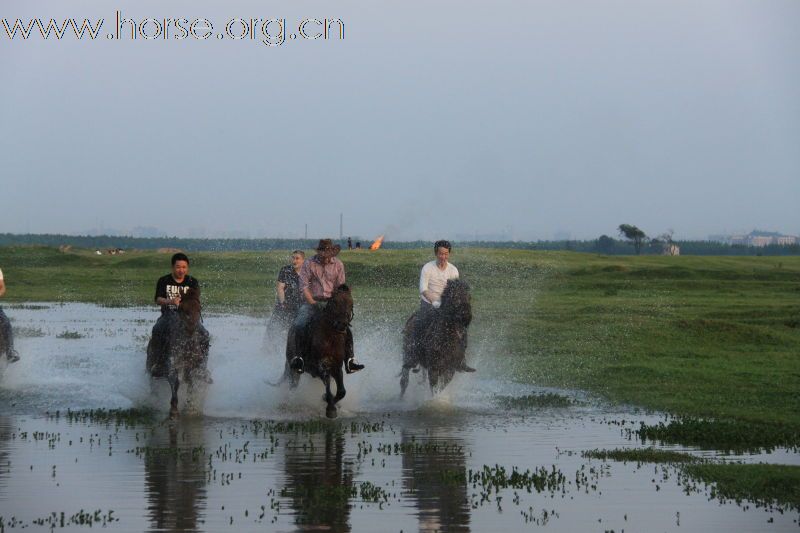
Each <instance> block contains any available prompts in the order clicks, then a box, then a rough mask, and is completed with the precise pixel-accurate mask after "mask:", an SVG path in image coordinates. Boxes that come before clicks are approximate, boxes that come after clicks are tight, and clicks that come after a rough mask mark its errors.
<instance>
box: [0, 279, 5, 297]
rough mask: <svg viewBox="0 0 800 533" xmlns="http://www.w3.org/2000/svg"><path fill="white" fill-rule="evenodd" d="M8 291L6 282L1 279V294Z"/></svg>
mask: <svg viewBox="0 0 800 533" xmlns="http://www.w3.org/2000/svg"><path fill="white" fill-rule="evenodd" d="M5 293H6V282H5V281H3V280H2V279H0V296H3V295H4V294H5Z"/></svg>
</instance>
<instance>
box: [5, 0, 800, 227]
mask: <svg viewBox="0 0 800 533" xmlns="http://www.w3.org/2000/svg"><path fill="white" fill-rule="evenodd" d="M116 9H120V10H121V11H122V12H123V16H125V17H131V18H133V19H136V20H139V21H141V20H143V19H145V18H147V17H155V18H161V19H163V18H187V19H190V20H192V19H196V18H207V19H210V20H211V21H212V22H213V23H214V25H215V35H216V34H217V33H219V31H217V30H218V29H219V30H222V29H223V27H224V25H225V23H226V22H227V21H228V20H229V19H232V18H236V17H242V18H251V17H255V18H264V19H266V18H272V17H278V18H283V17H285V18H286V19H287V25H288V26H290V28H289V32H291V33H296V25H297V23H298V22H299V21H300V20H302V19H304V18H312V17H316V18H323V17H329V18H340V19H341V20H342V21H343V22H344V27H345V38H344V40H341V41H340V40H328V41H324V40H322V39H319V40H315V41H310V40H308V41H304V40H302V39H295V40H287V42H286V43H285V44H283V45H282V46H276V47H267V46H265V45H264V44H263V43H261V42H260V40H259V36H258V34H256V37H257V38H256V39H255V40H245V41H232V40H231V39H222V40H218V39H216V38H214V37H212V38H210V39H208V40H196V39H194V40H193V39H191V38H188V39H185V40H175V39H172V40H166V41H165V40H163V39H159V40H151V41H147V40H144V39H141V38H139V39H137V40H135V41H131V40H130V39H127V40H123V41H118V40H114V39H107V38H106V35H107V34H108V33H109V32H111V31H113V27H114V25H115V20H114V17H115V10H116ZM17 17H20V18H29V17H41V18H45V19H49V18H51V17H55V18H63V17H76V18H79V19H83V18H84V17H92V18H99V17H104V18H105V19H106V20H105V23H104V26H103V30H102V37H101V38H99V39H97V40H95V41H91V40H89V39H88V38H86V37H85V38H84V40H83V41H78V40H76V39H75V38H74V37H71V38H69V37H65V38H64V39H62V40H61V41H58V40H56V39H55V38H54V37H51V38H50V40H47V41H44V40H43V39H42V38H41V37H40V36H38V35H34V36H32V37H30V38H29V39H28V40H25V41H23V40H22V39H20V38H19V37H17V38H16V39H15V40H14V41H10V40H9V39H8V37H7V36H6V32H5V30H4V29H3V28H2V27H0V41H1V42H0V69H2V72H3V75H2V81H1V82H0V105H1V106H2V120H0V155H1V156H2V157H0V159H1V166H0V232H32V233H44V232H48V233H53V232H63V233H86V232H87V231H89V230H91V229H93V228H95V229H97V228H105V229H114V230H117V231H120V232H122V233H130V232H131V231H133V230H134V228H137V227H153V228H159V229H160V230H161V231H164V232H166V233H168V234H170V235H173V234H174V235H179V236H189V235H192V236H198V235H208V236H220V235H234V234H243V235H249V236H252V237H271V236H275V237H298V236H302V235H303V232H304V225H305V224H306V223H307V224H308V227H309V230H308V231H309V237H312V238H316V237H323V236H334V237H335V236H337V235H338V232H339V214H340V213H343V214H344V231H345V235H347V234H354V235H361V236H362V237H365V238H366V237H373V236H376V235H378V234H380V233H384V232H385V233H387V237H388V238H390V239H395V240H406V239H415V238H422V239H434V238H438V237H442V236H444V237H448V236H449V237H454V236H458V235H477V236H479V237H480V236H491V235H493V234H504V235H506V236H507V238H513V239H526V240H527V239H537V238H553V237H565V236H570V237H572V238H596V237H597V236H598V235H600V234H603V233H606V234H614V231H615V228H616V227H617V226H618V225H619V224H620V223H623V222H624V223H631V224H636V225H638V226H639V227H641V228H642V229H644V230H645V231H646V232H647V233H648V234H651V235H655V234H658V233H661V232H663V231H665V230H667V229H668V228H672V229H674V230H675V235H676V236H677V237H679V238H695V237H701V238H703V237H706V236H707V235H708V234H712V233H722V232H735V231H749V230H751V229H753V228H759V229H766V230H777V231H781V232H784V233H790V234H798V233H800V214H798V213H800V209H798V201H799V200H800V98H799V97H798V96H800V24H798V22H799V21H800V2H798V1H797V0H785V1H778V0H753V1H737V0H720V1H710V0H687V1H676V0H663V1H647V0H641V1H640V0H636V1H634V0H628V1H608V0H591V1H590V0H587V1H575V0H552V1H538V0H535V1H527V2H523V1H503V0H499V1H498V0H492V1H488V0H487V1H483V2H474V1H468V0H459V1H448V0H443V1H431V0H429V1H426V2H419V1H414V0H403V1H380V2H375V1H367V0H362V1H359V2H353V1H349V0H347V1H345V0H325V1H310V0H309V1H306V0H283V1H270V2H268V1H258V2H245V1H232V0H227V1H224V2H223V1H214V2H204V1H197V0H192V1H175V0H172V1H159V2H150V1H145V0H137V1H135V2H124V1H117V2H108V1H107V0H103V1H78V0H73V1H63V0H58V1H37V2H30V1H28V0H11V1H9V0H4V1H3V2H2V5H1V6H0V18H5V19H8V20H9V23H10V24H13V20H14V19H16V18H17ZM271 28H272V29H275V26H274V25H273V26H272V27H271ZM312 29H313V28H312ZM140 231H141V230H140Z"/></svg>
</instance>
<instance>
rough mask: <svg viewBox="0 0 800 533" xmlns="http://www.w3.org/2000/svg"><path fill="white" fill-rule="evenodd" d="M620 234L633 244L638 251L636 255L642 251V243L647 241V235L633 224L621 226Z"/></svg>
mask: <svg viewBox="0 0 800 533" xmlns="http://www.w3.org/2000/svg"><path fill="white" fill-rule="evenodd" d="M618 229H619V234H620V235H621V236H622V237H625V238H626V239H628V240H629V241H631V242H632V243H633V248H634V249H635V250H636V255H639V253H640V252H641V250H642V243H643V242H644V241H645V240H646V239H647V235H646V234H645V233H644V232H643V231H642V230H640V229H639V228H637V227H636V226H634V225H632V224H620V225H619V228H618Z"/></svg>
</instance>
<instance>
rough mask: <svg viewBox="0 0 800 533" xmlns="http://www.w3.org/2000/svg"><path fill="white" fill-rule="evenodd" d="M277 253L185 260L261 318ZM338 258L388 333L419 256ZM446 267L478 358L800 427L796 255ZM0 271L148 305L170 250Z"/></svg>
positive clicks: (85, 296) (97, 297)
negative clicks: (456, 277) (456, 274)
mask: <svg viewBox="0 0 800 533" xmlns="http://www.w3.org/2000/svg"><path fill="white" fill-rule="evenodd" d="M286 255H287V254H286V253H285V252H236V253H234V252H220V253H213V252H204V253H197V254H193V255H192V260H193V263H192V271H193V274H195V275H196V276H197V277H198V278H199V279H200V280H201V283H202V284H203V290H204V296H203V299H204V302H205V305H206V308H207V309H209V310H211V311H237V312H246V313H256V314H266V313H267V312H268V309H269V308H270V306H271V302H272V300H273V296H272V294H273V285H274V278H275V275H276V273H277V271H278V269H279V267H280V266H281V265H282V264H284V261H285V259H286ZM340 257H341V258H342V259H343V260H344V262H345V264H346V266H347V273H348V282H349V283H350V284H351V285H352V286H353V288H354V291H355V298H356V302H357V308H356V324H357V326H358V325H359V321H360V323H361V326H360V327H370V324H376V323H380V324H383V325H384V326H386V327H388V328H389V329H391V328H392V327H393V326H396V328H397V331H398V332H399V330H400V328H401V325H402V320H403V319H404V318H405V317H406V316H407V315H408V314H409V313H410V312H411V311H412V310H413V309H414V308H415V306H416V301H417V295H416V283H417V276H418V273H419V268H420V266H421V265H422V264H423V262H425V261H427V260H429V259H430V258H431V254H430V253H429V252H427V251H420V250H381V251H379V252H375V253H370V252H366V251H359V252H355V251H353V252H348V251H344V252H342V255H341V256H340ZM453 262H454V263H455V264H456V265H458V267H459V269H460V271H461V273H462V277H463V278H465V279H467V280H468V281H469V282H470V283H471V285H472V287H473V294H474V306H475V309H474V311H475V325H474V329H473V333H472V336H471V339H472V340H473V346H474V345H475V343H476V342H483V343H484V345H485V346H491V347H492V350H491V352H492V353H482V354H480V357H482V358H484V359H483V360H482V361H480V363H481V364H482V367H483V368H489V367H499V368H502V371H504V372H509V373H510V375H511V376H512V378H514V379H517V380H521V381H526V382H533V383H537V384H542V385H555V386H564V387H572V388H583V389H588V390H591V391H594V392H597V393H600V394H602V395H604V396H606V397H608V398H609V399H611V400H614V401H622V402H629V403H633V404H636V405H641V406H644V407H647V408H653V409H660V410H665V411H669V412H672V413H676V414H682V415H691V416H709V417H720V418H727V419H735V420H742V421H747V422H758V423H766V424H770V425H773V426H781V427H783V426H785V427H790V428H794V429H797V428H800V379H798V378H800V355H799V354H798V347H800V257H724V258H723V257H655V256H647V257H622V256H615V257H603V256H597V255H590V254H578V253H570V252H531V251H520V250H498V249H493V250H480V249H469V250H454V254H453ZM0 268H2V269H3V272H4V274H5V277H6V282H7V285H8V293H7V295H6V297H5V298H4V299H3V303H4V305H7V306H8V305H9V304H13V302H23V301H25V302H30V301H82V302H96V303H102V304H106V305H123V306H124V305H147V304H150V303H151V302H152V298H153V292H154V286H155V280H156V279H157V278H158V277H159V276H161V275H163V274H165V273H167V272H168V270H169V254H159V253H155V252H130V253H127V254H125V255H122V256H107V255H104V256H97V255H95V254H94V253H93V252H91V251H74V252H69V253H61V252H59V251H57V250H55V249H52V248H38V247H4V248H0ZM12 307H13V306H12ZM8 312H9V314H10V315H13V309H9V310H8ZM398 334H399V333H398ZM490 358H491V359H492V360H491V361H490V360H489V359H490ZM495 363H497V365H495Z"/></svg>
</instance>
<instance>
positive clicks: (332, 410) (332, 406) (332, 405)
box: [322, 374, 336, 418]
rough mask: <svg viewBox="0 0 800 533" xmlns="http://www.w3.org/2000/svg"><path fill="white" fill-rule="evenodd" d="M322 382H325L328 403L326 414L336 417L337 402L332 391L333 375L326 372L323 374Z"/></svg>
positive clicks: (329, 416)
mask: <svg viewBox="0 0 800 533" xmlns="http://www.w3.org/2000/svg"><path fill="white" fill-rule="evenodd" d="M322 382H323V383H324V384H325V401H326V402H327V403H328V407H326V408H325V416H327V417H328V418H336V402H335V401H334V398H333V394H332V393H331V376H330V375H329V374H325V375H324V376H322Z"/></svg>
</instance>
